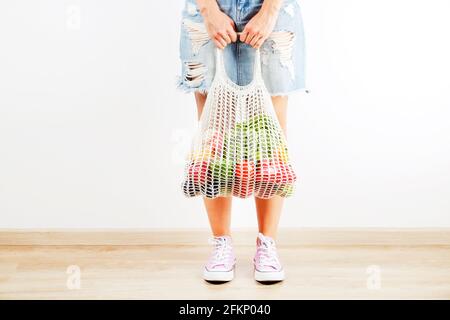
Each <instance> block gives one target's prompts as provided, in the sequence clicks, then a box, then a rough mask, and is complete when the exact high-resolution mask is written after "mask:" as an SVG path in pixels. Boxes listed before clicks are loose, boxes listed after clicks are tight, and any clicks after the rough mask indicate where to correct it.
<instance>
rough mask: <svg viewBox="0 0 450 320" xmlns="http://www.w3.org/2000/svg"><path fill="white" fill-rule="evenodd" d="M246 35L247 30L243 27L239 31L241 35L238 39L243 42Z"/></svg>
mask: <svg viewBox="0 0 450 320" xmlns="http://www.w3.org/2000/svg"><path fill="white" fill-rule="evenodd" d="M247 36H248V31H247V29H244V30H243V31H242V32H241V36H240V37H239V40H240V41H241V42H245V41H246V39H247Z"/></svg>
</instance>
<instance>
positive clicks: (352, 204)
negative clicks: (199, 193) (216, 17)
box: [0, 0, 450, 228]
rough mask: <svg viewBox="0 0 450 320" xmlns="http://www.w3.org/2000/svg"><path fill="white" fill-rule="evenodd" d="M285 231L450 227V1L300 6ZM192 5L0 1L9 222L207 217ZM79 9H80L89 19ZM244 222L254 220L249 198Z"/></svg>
mask: <svg viewBox="0 0 450 320" xmlns="http://www.w3.org/2000/svg"><path fill="white" fill-rule="evenodd" d="M301 5H302V9H303V16H304V21H305V27H306V37H307V46H308V49H307V53H308V59H307V60H308V86H309V88H310V90H311V94H309V95H301V94H300V95H296V96H293V97H292V98H291V106H290V114H289V119H290V120H289V121H290V122H289V125H290V127H289V139H290V144H291V150H292V155H293V157H294V160H295V161H296V167H297V170H298V173H299V175H300V177H301V181H300V183H299V187H298V191H297V195H296V196H295V197H294V198H292V199H290V200H288V201H287V205H286V211H285V213H284V217H283V220H282V225H283V226H353V227H357V226H364V227H367V226H374V227H376V226H385V227H426V226H435V227H444V226H446V227H450V125H449V123H450V78H449V75H450V62H449V58H448V57H450V45H449V42H448V40H447V39H448V30H450V20H449V19H448V16H449V14H450V2H449V1H448V0H428V1H418V0H341V1H336V0H303V1H301ZM181 7H182V1H181V0H178V1H164V3H163V2H161V1H148V0H90V1H88V0H79V1H75V0H65V1H62V0H39V1H34V0H5V1H2V2H1V3H0V40H1V41H0V227H1V228H10V227H11V228H52V227H58V228H65V227H77V228H78V227H93V228H102V227H125V228H130V227H145V228H151V227H206V226H207V220H206V216H205V213H204V211H203V209H202V206H201V201H200V199H185V198H184V197H183V195H182V194H181V191H180V188H179V182H180V179H181V174H182V171H183V167H182V165H183V163H182V159H183V155H184V152H185V150H186V146H187V145H188V144H189V138H190V134H192V132H193V130H194V128H195V112H194V110H195V106H194V100H193V97H192V96H190V95H185V94H183V93H181V92H178V91H176V89H175V86H174V84H175V76H176V74H177V73H178V67H179V62H178V34H179V26H178V25H179V21H178V20H179V15H180V10H181ZM78 15H79V16H78ZM234 209H235V211H234V222H233V223H234V226H236V227H248V226H253V225H254V224H255V221H254V217H255V214H254V212H253V204H252V201H251V200H247V201H242V200H237V201H236V205H235V207H234Z"/></svg>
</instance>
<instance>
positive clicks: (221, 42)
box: [215, 35, 228, 49]
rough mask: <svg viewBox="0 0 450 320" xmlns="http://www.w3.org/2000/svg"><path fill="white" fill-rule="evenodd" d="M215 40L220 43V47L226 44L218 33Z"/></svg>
mask: <svg viewBox="0 0 450 320" xmlns="http://www.w3.org/2000/svg"><path fill="white" fill-rule="evenodd" d="M215 40H216V41H217V42H219V43H220V44H221V45H222V49H223V48H225V47H226V46H227V44H228V43H227V42H226V41H225V40H224V39H223V38H222V37H221V36H220V35H217V36H216V37H215Z"/></svg>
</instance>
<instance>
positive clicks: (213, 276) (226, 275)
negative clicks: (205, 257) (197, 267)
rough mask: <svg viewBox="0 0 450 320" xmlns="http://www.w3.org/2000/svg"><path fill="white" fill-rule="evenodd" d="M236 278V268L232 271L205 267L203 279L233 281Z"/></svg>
mask: <svg viewBox="0 0 450 320" xmlns="http://www.w3.org/2000/svg"><path fill="white" fill-rule="evenodd" d="M233 278H234V268H233V269H231V270H230V271H208V270H206V268H205V269H203V279H204V280H206V281H231V280H233Z"/></svg>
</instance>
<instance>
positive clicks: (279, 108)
mask: <svg viewBox="0 0 450 320" xmlns="http://www.w3.org/2000/svg"><path fill="white" fill-rule="evenodd" d="M272 103H273V106H274V108H275V113H276V114H277V117H278V121H279V122H280V125H281V127H282V128H283V131H284V132H285V133H286V118H287V117H286V111H287V104H288V97H287V96H276V97H272ZM283 202H284V198H282V197H279V196H274V197H272V198H271V199H259V198H255V204H256V213H257V216H258V229H259V232H261V233H262V234H264V235H265V236H268V237H271V238H275V237H276V234H277V230H278V223H279V221H280V216H281V210H282V209H283Z"/></svg>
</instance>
